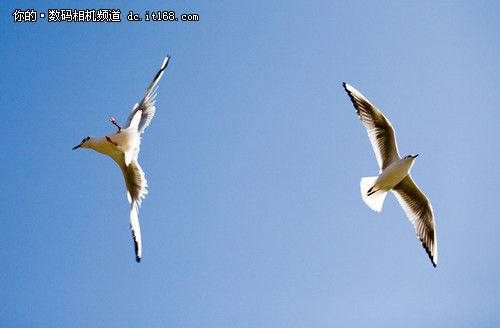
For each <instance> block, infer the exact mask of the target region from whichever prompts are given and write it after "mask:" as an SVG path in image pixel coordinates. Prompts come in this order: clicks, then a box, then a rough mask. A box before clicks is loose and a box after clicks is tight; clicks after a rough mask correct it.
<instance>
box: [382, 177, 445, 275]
mask: <svg viewBox="0 0 500 328" xmlns="http://www.w3.org/2000/svg"><path fill="white" fill-rule="evenodd" d="M392 191H393V192H394V195H395V196H396V198H397V199H398V201H399V204H400V205H401V207H402V208H403V210H404V211H405V213H406V215H407V216H408V218H409V219H410V221H411V223H412V224H413V226H414V227H415V231H416V232H417V235H418V238H419V239H420V241H421V242H422V246H424V248H425V250H426V251H427V254H428V255H429V258H430V259H431V261H432V264H433V265H434V266H436V265H437V260H438V249H437V239H436V229H435V222H434V213H433V212H432V206H431V203H430V202H429V200H428V199H427V197H425V195H424V194H423V193H422V192H421V191H420V189H418V187H417V185H416V184H415V182H413V180H412V178H411V176H410V175H409V174H408V176H406V178H404V179H403V180H402V181H401V182H400V183H399V184H397V185H396V186H395V187H394V188H393V189H392Z"/></svg>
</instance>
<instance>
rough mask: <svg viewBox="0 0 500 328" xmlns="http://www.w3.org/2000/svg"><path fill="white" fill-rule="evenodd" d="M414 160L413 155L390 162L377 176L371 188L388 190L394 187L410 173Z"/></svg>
mask: <svg viewBox="0 0 500 328" xmlns="http://www.w3.org/2000/svg"><path fill="white" fill-rule="evenodd" d="M414 161H415V157H405V158H401V159H399V160H397V161H395V162H393V163H391V164H390V165H389V166H388V167H386V168H385V169H384V170H383V171H382V173H380V175H379V176H378V177H377V180H376V181H375V184H374V186H373V189H380V190H383V191H389V190H391V189H392V188H394V187H395V186H396V185H397V184H398V183H400V182H401V180H403V179H404V178H405V177H406V176H407V175H408V174H409V173H410V169H411V167H412V166H413V162H414Z"/></svg>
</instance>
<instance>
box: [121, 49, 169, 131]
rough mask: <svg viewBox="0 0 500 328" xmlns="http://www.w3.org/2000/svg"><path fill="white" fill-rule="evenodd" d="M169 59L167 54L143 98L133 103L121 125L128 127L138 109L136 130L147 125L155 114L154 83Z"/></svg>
mask: <svg viewBox="0 0 500 328" xmlns="http://www.w3.org/2000/svg"><path fill="white" fill-rule="evenodd" d="M169 59H170V56H167V57H166V58H165V60H164V61H163V65H162V66H161V69H160V70H159V71H158V73H157V74H156V76H155V78H154V79H153V82H151V84H150V85H149V88H148V90H147V91H146V95H145V96H144V98H143V99H142V100H141V102H140V103H138V104H135V106H134V108H132V110H131V111H130V114H129V116H128V119H127V121H126V122H125V125H124V126H123V128H124V129H126V128H128V127H129V126H130V123H132V119H133V118H134V116H135V114H136V113H137V112H138V111H141V120H140V122H139V126H138V128H137V132H139V133H142V132H143V131H144V129H145V128H146V127H147V126H148V125H149V122H151V119H152V118H153V116H154V115H155V111H156V107H155V101H156V100H155V97H156V90H157V88H156V84H158V81H160V79H161V77H162V75H163V72H164V71H165V68H166V67H167V64H168V61H169Z"/></svg>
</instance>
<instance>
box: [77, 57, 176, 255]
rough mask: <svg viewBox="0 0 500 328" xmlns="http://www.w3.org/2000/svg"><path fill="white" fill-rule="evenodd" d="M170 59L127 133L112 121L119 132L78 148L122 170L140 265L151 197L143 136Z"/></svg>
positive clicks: (128, 124)
mask: <svg viewBox="0 0 500 328" xmlns="http://www.w3.org/2000/svg"><path fill="white" fill-rule="evenodd" d="M169 58H170V57H169V56H167V57H166V58H165V60H164V61H163V65H162V67H161V69H160V71H159V72H158V73H157V74H156V76H155V78H154V79H153V82H151V84H150V86H149V88H148V90H147V91H146V95H145V96H144V98H143V99H142V101H141V102H140V103H138V104H135V106H134V107H133V108H132V110H131V111H130V114H129V117H128V119H127V121H126V122H125V125H124V127H123V129H122V128H121V127H120V126H119V125H118V124H116V122H115V120H114V119H113V118H111V120H110V121H111V122H112V123H113V124H114V125H116V126H117V127H118V131H115V132H113V133H110V134H107V135H105V136H103V137H87V138H85V139H83V140H82V142H81V143H80V144H79V145H78V146H76V147H74V148H73V149H77V148H89V149H93V150H95V151H97V152H99V153H101V154H104V155H108V156H110V157H111V158H112V159H113V160H114V161H115V162H116V163H117V164H118V165H119V166H120V168H121V170H122V173H123V176H124V178H125V184H126V186H127V198H128V201H129V202H130V203H131V208H130V227H131V230H132V235H133V237H134V244H135V252H136V260H137V262H139V261H140V260H141V257H142V241H141V228H140V225H139V218H138V216H137V211H138V207H140V206H141V202H142V199H143V198H144V197H145V195H146V194H147V193H148V191H147V189H146V187H147V186H148V185H147V182H146V178H145V176H144V172H143V170H142V168H141V167H140V165H139V163H138V162H137V158H138V155H139V150H140V145H141V137H140V135H141V133H142V132H144V129H145V128H146V127H147V126H148V125H149V122H150V121H151V119H152V118H153V116H154V114H155V111H156V108H155V106H154V104H155V97H156V89H155V87H156V84H157V83H158V81H159V80H160V78H161V77H162V75H163V71H164V70H165V68H166V67H167V64H168V61H169Z"/></svg>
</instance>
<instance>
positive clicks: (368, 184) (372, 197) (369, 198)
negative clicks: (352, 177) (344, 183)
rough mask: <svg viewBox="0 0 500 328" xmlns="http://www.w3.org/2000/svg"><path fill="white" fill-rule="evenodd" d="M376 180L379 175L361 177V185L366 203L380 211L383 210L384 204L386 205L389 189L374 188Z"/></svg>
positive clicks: (362, 195)
mask: <svg viewBox="0 0 500 328" xmlns="http://www.w3.org/2000/svg"><path fill="white" fill-rule="evenodd" d="M376 180H377V177H365V178H361V182H360V183H359V185H360V187H361V197H362V198H363V200H364V201H365V203H366V205H368V206H369V207H370V208H371V209H372V210H374V211H377V212H380V211H382V205H384V200H385V196H387V191H383V190H373V189H374V188H373V187H374V186H375V181H376Z"/></svg>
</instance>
